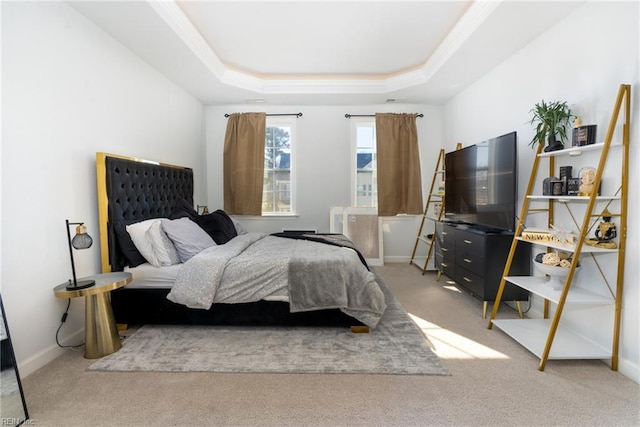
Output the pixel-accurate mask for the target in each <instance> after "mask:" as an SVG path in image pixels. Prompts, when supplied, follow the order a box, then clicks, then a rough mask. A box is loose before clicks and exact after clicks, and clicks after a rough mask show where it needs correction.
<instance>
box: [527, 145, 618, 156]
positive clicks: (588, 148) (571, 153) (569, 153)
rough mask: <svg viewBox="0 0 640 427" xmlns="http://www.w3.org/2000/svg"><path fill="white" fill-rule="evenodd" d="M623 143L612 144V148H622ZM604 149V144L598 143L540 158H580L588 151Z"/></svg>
mask: <svg viewBox="0 0 640 427" xmlns="http://www.w3.org/2000/svg"><path fill="white" fill-rule="evenodd" d="M621 146H622V143H620V142H612V143H611V147H621ZM603 148H604V142H598V143H597V144H591V145H583V146H582V147H569V148H565V149H564V150H558V151H550V152H547V153H540V154H538V157H558V156H579V155H580V154H582V153H584V152H586V151H595V150H602V149H603Z"/></svg>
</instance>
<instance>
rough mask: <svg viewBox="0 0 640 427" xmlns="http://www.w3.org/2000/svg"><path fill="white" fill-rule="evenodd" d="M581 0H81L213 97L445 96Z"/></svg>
mask: <svg viewBox="0 0 640 427" xmlns="http://www.w3.org/2000/svg"><path fill="white" fill-rule="evenodd" d="M577 3H579V2H576V1H535V0H534V1H516V0H504V1H499V0H488V1H466V0H464V1H463V0H460V1H454V0H442V1H435V0H429V1H417V0H414V1H403V0H396V1H365V0H360V1H356V0H353V1H334V0H324V1H319V0H316V1H306V0H298V1H269V0H262V1H255V0H254V1H245V0H235V1H230V0H227V1H220V0H211V1H187V0H178V1H175V0H168V1H141V0H134V1H71V2H69V4H70V5H71V6H72V7H73V8H74V9H76V10H77V11H78V12H79V13H81V14H82V15H84V16H85V17H86V18H88V19H89V20H91V21H92V22H94V23H95V24H96V25H97V26H98V27H100V28H102V29H103V30H104V31H105V32H106V33H108V34H110V35H111V36H112V37H114V38H115V39H116V40H118V41H119V42H120V43H122V44H123V45H124V46H126V47H127V48H128V49H130V50H131V51H132V52H134V53H135V54H136V55H138V56H139V57H140V58H142V59H143V60H144V61H146V62H147V63H149V64H150V65H151V66H152V67H154V68H155V69H157V70H158V71H159V72H160V73H162V74H163V75H165V76H166V77H167V78H168V79H170V80H171V81H173V82H175V84H177V85H178V86H180V87H182V88H183V89H184V90H185V91H187V92H189V93H191V94H192V95H193V96H195V97H196V98H198V99H199V100H201V101H202V102H203V103H204V104H207V105H228V104H247V103H257V104H258V103H260V104H267V105H360V104H380V103H385V102H399V103H420V104H424V103H428V104H439V103H442V102H445V101H446V100H447V99H449V98H450V97H452V96H454V95H456V94H457V93H458V92H459V91H461V90H463V89H464V88H465V87H466V86H468V85H469V84H470V83H472V82H474V81H475V80H477V79H478V78H480V77H482V76H483V75H484V74H485V73H487V72H488V71H490V70H491V69H493V68H495V67H496V66H497V65H499V64H500V63H501V62H502V61H503V60H505V59H506V58H508V57H509V56H511V55H512V54H514V53H515V52H517V51H518V50H519V49H521V48H522V47H524V46H525V45H526V44H527V43H529V42H530V41H532V40H533V39H534V38H536V37H537V36H538V35H539V34H541V33H543V32H544V31H546V30H547V29H548V28H549V27H551V26H552V25H554V24H555V23H557V22H558V21H559V20H561V19H562V18H563V17H565V16H566V15H568V14H569V13H571V11H572V10H574V9H575V8H576V7H577V6H578V5H577Z"/></svg>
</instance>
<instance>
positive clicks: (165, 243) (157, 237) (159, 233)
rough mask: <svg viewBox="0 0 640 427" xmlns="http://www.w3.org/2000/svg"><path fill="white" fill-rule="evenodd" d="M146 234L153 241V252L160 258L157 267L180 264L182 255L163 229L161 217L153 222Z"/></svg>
mask: <svg viewBox="0 0 640 427" xmlns="http://www.w3.org/2000/svg"><path fill="white" fill-rule="evenodd" d="M145 236H146V238H147V240H148V241H149V242H151V247H152V248H153V253H154V255H155V257H156V258H157V260H158V263H159V265H156V267H160V266H167V265H174V264H180V255H178V251H177V249H176V247H175V246H174V245H173V242H172V241H171V239H169V236H167V233H165V231H164V230H163V229H162V223H161V221H160V220H159V219H158V220H156V221H154V222H152V223H151V226H150V227H149V228H148V229H147V231H146V232H145Z"/></svg>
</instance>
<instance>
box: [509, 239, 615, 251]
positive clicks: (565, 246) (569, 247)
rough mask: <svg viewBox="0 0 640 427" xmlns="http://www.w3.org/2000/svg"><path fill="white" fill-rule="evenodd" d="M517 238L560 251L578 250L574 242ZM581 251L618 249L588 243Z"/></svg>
mask: <svg viewBox="0 0 640 427" xmlns="http://www.w3.org/2000/svg"><path fill="white" fill-rule="evenodd" d="M516 239H518V240H520V241H522V242H527V243H532V244H534V245H540V246H544V247H547V248H553V249H557V250H559V251H565V252H575V251H576V245H574V244H563V243H560V242H552V241H546V240H528V239H523V238H522V237H516ZM581 252H582V253H616V252H618V249H617V248H616V249H605V248H597V247H595V246H589V245H587V244H583V245H582V251H581Z"/></svg>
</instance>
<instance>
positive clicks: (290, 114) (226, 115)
mask: <svg viewBox="0 0 640 427" xmlns="http://www.w3.org/2000/svg"><path fill="white" fill-rule="evenodd" d="M230 115H231V114H228V113H227V114H225V115H224V116H225V117H229V116H230ZM267 116H296V117H297V118H300V117H302V113H287V114H267Z"/></svg>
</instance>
